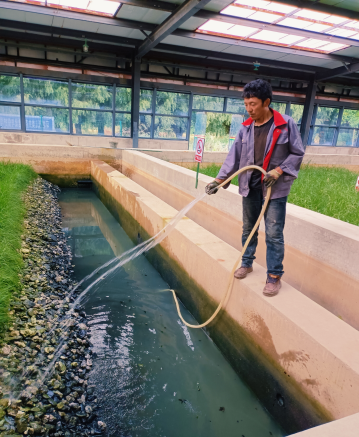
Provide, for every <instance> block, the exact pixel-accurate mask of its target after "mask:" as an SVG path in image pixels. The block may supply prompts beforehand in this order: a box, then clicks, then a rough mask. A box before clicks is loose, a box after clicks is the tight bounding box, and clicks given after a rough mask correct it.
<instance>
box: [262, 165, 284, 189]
mask: <svg viewBox="0 0 359 437" xmlns="http://www.w3.org/2000/svg"><path fill="white" fill-rule="evenodd" d="M279 171H280V170H279V169H277V168H276V169H273V170H271V171H269V172H268V173H267V174H266V175H265V176H264V179H263V182H264V184H265V186H266V187H267V188H269V187H272V186H273V185H274V184H275V183H276V182H277V180H278V179H279V177H280V176H281V175H282V173H279Z"/></svg>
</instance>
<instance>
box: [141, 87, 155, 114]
mask: <svg viewBox="0 0 359 437" xmlns="http://www.w3.org/2000/svg"><path fill="white" fill-rule="evenodd" d="M152 96H153V90H141V91H140V112H152Z"/></svg>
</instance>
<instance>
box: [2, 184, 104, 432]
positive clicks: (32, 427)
mask: <svg viewBox="0 0 359 437" xmlns="http://www.w3.org/2000/svg"><path fill="white" fill-rule="evenodd" d="M59 191H60V189H59V188H58V187H56V186H54V185H52V184H50V183H49V182H46V181H44V180H43V179H41V178H38V179H37V180H36V181H35V182H34V183H33V184H32V185H31V186H30V187H29V189H28V191H27V193H26V195H25V196H24V200H25V204H26V209H27V216H26V219H25V231H24V235H23V236H22V248H21V253H22V257H23V259H24V269H23V271H22V273H21V274H20V276H21V278H20V279H21V290H20V291H19V292H18V293H14V296H13V299H12V303H11V308H10V314H11V315H12V323H11V324H10V327H9V330H8V333H7V335H6V336H5V338H4V339H2V343H0V437H5V436H9V437H10V436H12V437H16V436H18V437H20V436H29V435H37V436H54V437H59V436H65V437H80V436H92V435H101V434H103V433H104V432H105V431H106V424H105V423H104V422H102V421H101V420H99V418H98V417H97V413H96V410H97V409H98V407H97V399H96V397H95V396H94V387H91V386H90V385H89V383H88V378H89V372H90V370H91V368H92V359H91V357H92V351H91V343H90V340H89V338H90V335H89V332H88V331H89V328H88V325H87V322H86V314H85V313H84V312H83V311H81V309H80V308H78V307H76V308H72V309H71V304H72V302H74V301H75V299H76V296H77V295H78V294H79V292H80V289H77V290H74V281H73V279H72V274H73V270H72V267H73V266H72V265H71V259H72V256H71V250H70V248H69V247H68V246H67V243H66V238H65V234H64V233H63V232H62V230H61V211H60V207H59V204H58V200H57V195H58V192H59Z"/></svg>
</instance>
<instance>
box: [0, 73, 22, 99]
mask: <svg viewBox="0 0 359 437" xmlns="http://www.w3.org/2000/svg"><path fill="white" fill-rule="evenodd" d="M0 100H2V101H3V102H21V92H20V77H17V76H0Z"/></svg>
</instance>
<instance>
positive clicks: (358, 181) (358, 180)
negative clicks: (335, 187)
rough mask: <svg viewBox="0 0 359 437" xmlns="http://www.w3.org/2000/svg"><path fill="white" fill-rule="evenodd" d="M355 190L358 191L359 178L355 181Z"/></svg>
mask: <svg viewBox="0 0 359 437" xmlns="http://www.w3.org/2000/svg"><path fill="white" fill-rule="evenodd" d="M355 189H356V190H357V191H359V176H358V179H357V183H356V185H355Z"/></svg>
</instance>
